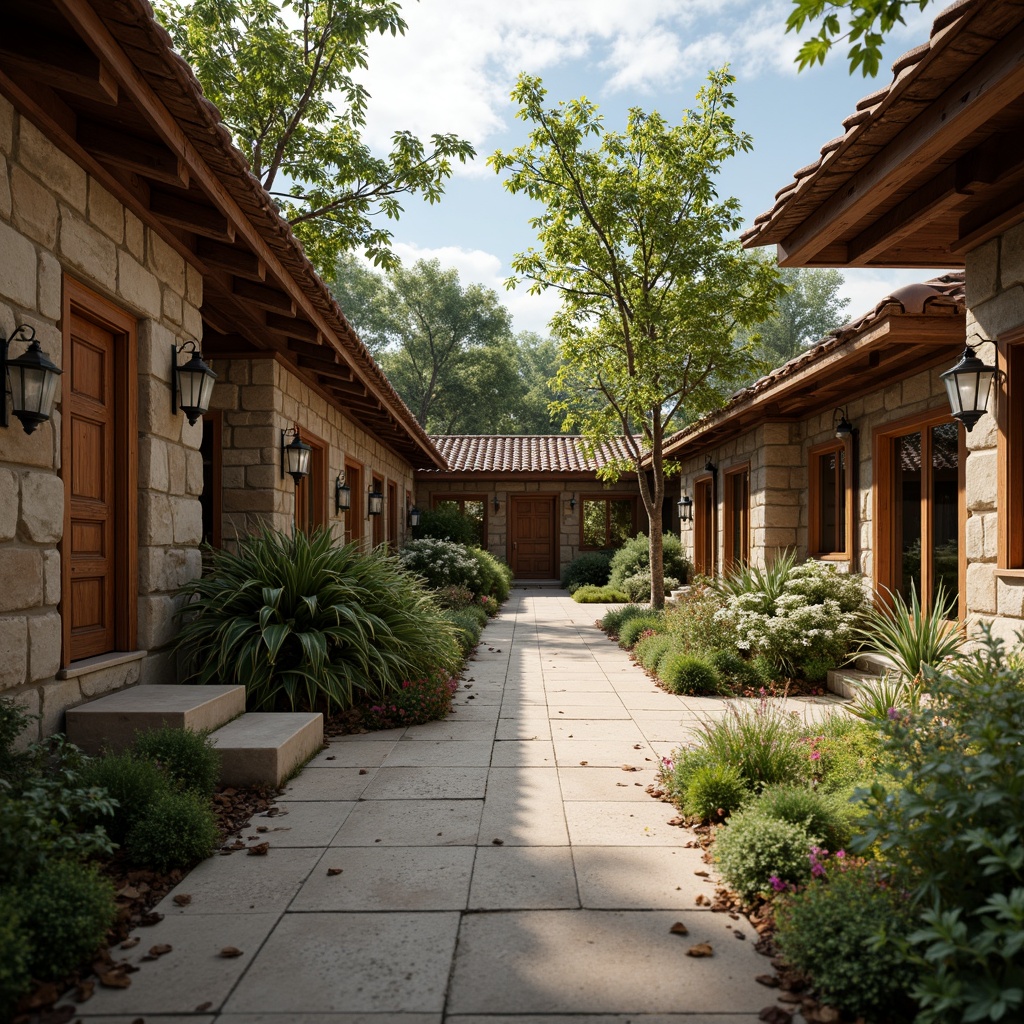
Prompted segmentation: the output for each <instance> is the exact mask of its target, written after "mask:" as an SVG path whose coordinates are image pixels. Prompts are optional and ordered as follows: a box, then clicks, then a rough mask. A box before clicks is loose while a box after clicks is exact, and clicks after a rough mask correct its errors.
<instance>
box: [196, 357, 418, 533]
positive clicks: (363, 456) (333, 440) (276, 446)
mask: <svg viewBox="0 0 1024 1024" xmlns="http://www.w3.org/2000/svg"><path fill="white" fill-rule="evenodd" d="M213 368H214V370H215V371H216V372H217V374H218V375H219V379H218V381H217V384H216V385H215V387H214V394H213V403H212V405H213V408H214V409H221V410H223V435H222V445H223V456H222V463H223V469H222V502H223V505H222V509H223V522H222V537H223V540H224V542H225V543H231V541H232V539H233V538H234V537H236V536H239V535H244V534H246V533H248V532H251V531H252V530H253V529H254V528H256V527H258V526H259V525H260V524H264V523H265V524H267V525H269V526H271V527H272V528H274V529H278V530H287V531H290V530H291V529H292V525H293V523H294V516H295V483H294V482H293V481H292V478H291V477H290V476H285V477H283V478H282V476H281V431H282V430H286V429H290V428H292V427H294V426H296V425H297V426H298V427H299V431H300V433H303V432H305V433H306V434H307V435H308V434H312V435H314V436H315V437H316V438H317V439H319V440H322V441H323V442H325V443H326V445H327V446H328V457H327V467H326V473H325V474H324V475H325V480H324V481H323V486H324V487H325V488H326V490H327V522H328V524H329V525H330V527H331V529H332V531H333V532H334V534H335V535H336V536H337V537H338V538H339V539H341V538H342V536H343V533H344V530H345V525H346V523H345V519H346V517H351V516H356V515H358V516H360V518H361V520H362V540H363V546H364V547H369V545H370V543H371V539H372V529H371V525H372V524H371V521H370V516H369V515H368V514H367V511H366V506H367V502H366V488H367V487H368V486H369V484H370V481H371V480H372V478H373V476H374V475H376V476H378V477H380V478H381V479H382V480H384V481H385V491H384V493H385V503H386V495H387V486H386V485H387V482H388V481H391V482H392V483H395V484H397V487H398V500H399V505H400V508H399V514H398V517H397V518H398V531H399V536H398V537H397V538H388V537H387V521H388V516H387V508H386V505H385V511H384V515H383V517H382V518H383V526H384V535H385V539H388V540H392V541H394V542H396V543H397V544H399V545H400V544H402V542H403V541H404V538H405V533H406V516H405V497H406V492H407V491H411V490H412V487H413V479H412V467H411V466H410V465H409V463H408V462H407V461H406V460H405V459H403V458H401V457H400V456H398V455H396V454H395V453H394V452H393V451H392V450H391V449H390V448H388V447H386V446H385V445H384V444H382V443H381V442H380V441H379V440H377V438H375V437H374V436H373V435H372V434H370V433H368V432H367V431H366V430H364V429H363V428H362V427H360V426H359V425H358V424H357V423H356V422H355V421H353V420H351V419H349V418H348V417H347V416H345V415H344V414H343V413H341V412H340V411H339V410H338V409H337V408H336V407H335V406H334V405H332V404H330V403H329V402H328V401H327V399H326V398H324V397H323V395H321V394H320V393H319V392H318V391H316V390H314V389H313V388H311V387H310V386H309V385H308V384H306V383H304V382H303V381H302V380H301V379H300V378H299V377H297V376H296V375H295V374H294V373H292V372H291V370H290V369H289V368H288V366H287V365H285V364H284V363H282V362H280V361H278V360H277V359H276V358H274V357H272V356H267V357H258V358H252V359H235V360H232V361H231V362H224V361H222V360H218V361H216V362H215V363H214V367H213ZM346 462H348V463H352V464H357V465H359V466H361V467H362V493H361V494H359V493H356V491H355V490H354V489H353V492H352V509H351V511H349V512H344V513H341V515H338V514H336V513H335V511H334V481H335V479H336V477H337V476H338V474H339V473H341V472H342V471H343V470H344V468H345V463H346ZM303 486H306V483H304V484H303Z"/></svg>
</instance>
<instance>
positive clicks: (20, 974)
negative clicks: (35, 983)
mask: <svg viewBox="0 0 1024 1024" xmlns="http://www.w3.org/2000/svg"><path fill="white" fill-rule="evenodd" d="M21 915H22V910H21V906H20V902H19V899H18V894H17V893H16V892H14V891H13V890H11V891H9V892H8V891H4V892H2V893H0V1018H2V1019H4V1020H6V1019H7V1018H6V1017H3V1016H2V1015H3V1014H4V1013H6V1012H9V1010H10V1009H11V1008H13V1007H14V1006H15V1005H17V1002H18V1000H19V999H20V998H21V997H22V996H23V995H25V993H26V992H28V990H29V986H30V985H31V975H30V974H29V955H30V950H29V948H28V942H27V938H28V937H27V935H26V934H25V928H24V926H23V924H22V916H21Z"/></svg>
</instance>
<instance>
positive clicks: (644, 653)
mask: <svg viewBox="0 0 1024 1024" xmlns="http://www.w3.org/2000/svg"><path fill="white" fill-rule="evenodd" d="M671 649H672V637H670V636H667V635H666V634H665V633H655V634H654V635H653V636H647V637H644V638H643V639H642V640H640V641H638V642H637V644H636V646H635V647H634V648H633V655H634V657H635V658H636V660H637V661H638V662H639V663H640V664H641V665H642V666H643V667H644V668H645V669H647V670H648V671H649V672H653V671H654V670H655V669H656V668H657V667H658V662H659V661H660V660H661V659H662V658H663V657H664V655H665V653H666V652H667V651H669V650H671Z"/></svg>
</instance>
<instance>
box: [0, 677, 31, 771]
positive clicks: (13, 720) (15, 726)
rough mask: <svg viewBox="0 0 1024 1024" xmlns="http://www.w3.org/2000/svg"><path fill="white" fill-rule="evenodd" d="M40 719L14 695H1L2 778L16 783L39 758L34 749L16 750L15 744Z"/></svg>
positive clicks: (0, 739) (0, 753)
mask: <svg viewBox="0 0 1024 1024" xmlns="http://www.w3.org/2000/svg"><path fill="white" fill-rule="evenodd" d="M38 720H39V716H38V715H30V714H29V713H28V712H27V711H26V710H25V708H24V706H23V705H21V704H19V703H18V702H17V701H16V700H14V699H13V698H12V697H0V779H6V780H7V781H8V782H11V783H16V782H17V781H18V780H19V779H22V778H24V777H25V776H26V775H27V774H28V773H29V772H30V771H31V770H32V768H33V766H34V763H35V761H36V760H37V758H36V756H35V755H34V753H33V750H31V749H25V750H16V749H15V744H16V743H17V741H18V740H19V739H20V738H21V736H22V735H23V734H24V732H25V730H26V729H27V728H28V727H29V726H30V725H31V724H32V722H35V721H38Z"/></svg>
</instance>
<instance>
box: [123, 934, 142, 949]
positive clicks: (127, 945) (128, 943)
mask: <svg viewBox="0 0 1024 1024" xmlns="http://www.w3.org/2000/svg"><path fill="white" fill-rule="evenodd" d="M141 941H142V939H141V938H139V936H138V935H133V936H132V937H131V938H130V939H125V940H124V942H122V943H121V946H120V948H121V949H132V948H134V947H135V946H137V945H138V944H139V943H140V942H141Z"/></svg>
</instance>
